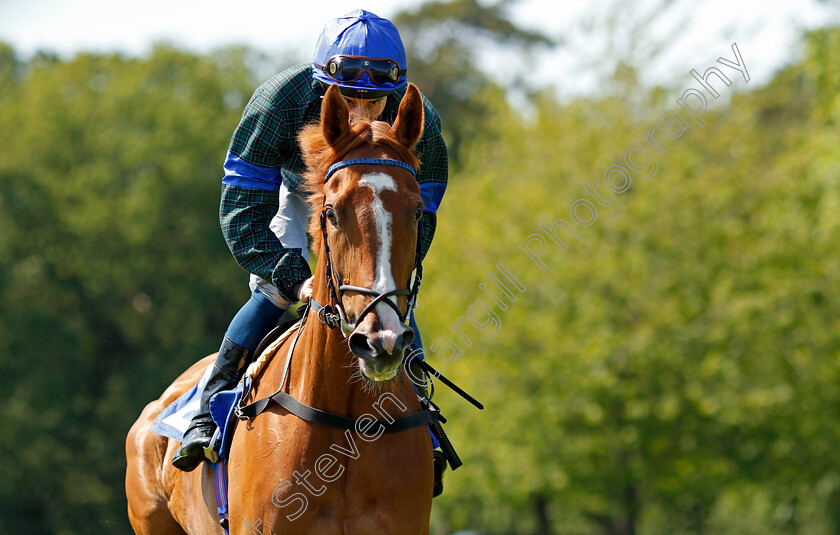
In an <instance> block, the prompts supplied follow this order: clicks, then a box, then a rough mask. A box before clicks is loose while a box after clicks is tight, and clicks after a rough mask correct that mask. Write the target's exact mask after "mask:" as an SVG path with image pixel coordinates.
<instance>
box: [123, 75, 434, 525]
mask: <svg viewBox="0 0 840 535" xmlns="http://www.w3.org/2000/svg"><path fill="white" fill-rule="evenodd" d="M422 129H423V102H422V97H421V96H420V93H419V91H417V88H416V87H414V86H413V85H411V84H409V86H408V89H407V90H406V94H405V97H404V98H403V100H402V102H401V103H400V107H399V112H398V116H397V119H396V121H395V122H394V125H393V127H392V126H391V125H389V124H387V123H384V122H380V121H367V120H358V121H353V122H350V120H349V115H348V109H347V106H346V104H345V103H344V100H343V99H342V97H341V95H340V93H339V91H338V87H336V86H333V87H331V88H330V89H329V90H328V91H327V93H326V95H325V97H324V101H323V104H322V109H321V122H320V125H317V124H315V125H309V126H307V127H305V128H304V129H303V130H302V131H301V134H300V138H299V140H300V144H301V148H302V151H303V154H304V160H305V161H306V164H307V173H306V177H305V178H306V183H307V185H308V188H309V191H310V192H311V193H312V195H311V197H310V203H311V206H312V212H313V214H314V215H313V218H312V222H311V224H310V234H311V235H312V236H313V237H314V243H313V249H314V251H315V252H316V253H317V256H318V268H317V270H316V275H315V279H314V290H313V301H314V302H317V303H324V304H331V305H332V309H333V310H335V311H338V312H340V315H341V317H342V322H341V323H342V327H344V328H345V330H342V329H332V328H330V327H329V326H328V325H326V324H325V323H324V322H322V321H318V319H319V315H318V314H317V313H316V312H315V308H314V307H310V308H309V309H307V310H308V313H307V318H305V319H306V322H305V323H304V324H303V326H302V327H301V328H300V334H299V337H298V339H297V343H296V346H295V347H294V351H293V353H291V355H293V357H292V358H291V360H290V366H289V368H288V370H287V372H286V373H287V375H284V367H285V363H286V355H287V353H288V349H289V343H290V342H289V341H287V342H284V343H283V344H282V345H281V346H280V347H278V348H277V349H275V350H274V353H275V354H274V356H273V357H272V358H270V360H268V361H267V364H266V365H265V367H264V369H263V370H262V372H261V373H259V375H258V376H257V377H256V378H255V380H254V384H253V387H252V389H251V391H250V392H249V393H248V394H247V400H245V401H253V400H255V399H258V398H264V397H266V396H270V395H272V394H273V393H275V392H277V391H279V390H281V387H282V389H283V390H284V391H285V392H288V394H290V395H291V396H293V397H294V398H296V399H297V400H299V401H300V402H302V403H304V404H307V405H310V406H311V407H315V408H317V409H320V410H322V411H327V412H330V413H334V414H338V415H342V416H345V417H349V418H356V419H358V418H360V417H362V420H363V416H364V415H376V414H377V412H376V411H379V412H378V414H382V413H383V412H386V413H388V415H389V416H391V417H399V416H404V415H408V414H412V413H417V412H421V406H420V403H419V401H418V398H417V395H416V394H415V391H414V388H413V385H412V384H411V382H410V381H409V379H408V377H407V376H406V373H405V371H403V370H402V368H403V367H402V366H401V364H402V362H403V357H404V355H403V354H404V350H405V348H406V347H408V346H409V344H410V342H411V340H412V338H413V334H414V333H413V331H412V330H411V329H410V328H409V327H407V326H406V325H405V314H406V312H407V309H408V298H409V297H408V295H407V294H409V292H408V291H405V290H406V288H405V286H403V284H405V282H404V281H409V280H410V279H411V275H412V271H413V270H414V267H415V248H416V244H417V221H418V219H419V216H420V214H421V209H422V201H421V199H420V189H419V185H418V184H417V181H416V180H415V178H414V172H413V171H414V169H413V168H416V167H417V165H418V160H417V158H416V157H415V156H414V155H413V154H412V153H411V148H412V147H413V146H414V145H415V144H416V143H417V141H418V140H419V138H420V136H421V134H422ZM349 159H354V160H355V159H375V160H373V161H372V163H371V160H364V161H362V162H359V161H353V162H348V160H349ZM337 162H341V163H339V164H338V165H334V164H336V163H337ZM331 166H332V167H333V168H332V169H330V168H331ZM328 170H329V174H330V176H329V180H328V181H326V183H325V177H326V176H327V174H328ZM328 263H331V264H332V265H331V266H328ZM328 270H329V271H330V276H328V275H327V274H326V273H327V271H328ZM342 281H344V282H342ZM395 281H396V282H395ZM345 284H346V285H345ZM415 291H416V288H415ZM383 294H386V295H383ZM376 296H379V297H378V298H377V297H376ZM385 300H389V301H390V304H389V303H386V302H385ZM374 301H375V303H374ZM372 303H373V304H372ZM371 304H372V305H371ZM369 305H371V306H369ZM327 310H329V309H327ZM348 325H349V327H348ZM350 329H352V333H351V334H350V335H349V337H347V338H345V336H347V333H346V331H348V330H350ZM351 350H352V351H351ZM214 357H215V356H214V355H211V356H208V357H206V358H205V359H202V360H201V361H199V362H197V363H196V364H194V365H193V366H192V367H190V368H189V369H188V370H187V371H186V372H184V373H183V374H182V375H181V376H180V377H179V378H178V379H177V380H176V381H175V382H174V383H173V384H172V385H171V386H170V387H169V388H168V389H167V390H166V391H165V392H164V393H163V395H162V396H161V398H160V399H158V400H157V401H153V402H152V403H150V404H149V405H148V406H146V408H145V410H144V411H143V413H142V414H141V416H140V418H139V419H138V420H137V422H135V424H134V425H133V427H132V428H131V430H130V431H129V434H128V438H127V441H126V456H127V461H128V467H127V472H126V494H127V497H128V514H129V519H130V521H131V525H132V527H133V528H134V531H135V532H136V533H138V534H143V535H169V534H182V533H185V532H186V533H190V534H202V535H203V534H211V533H217V534H221V533H223V530H222V528H221V527H220V525H219V520H218V516H217V513H216V501H215V496H214V490H213V471H212V470H211V469H210V468H209V467H208V466H207V463H203V465H202V467H201V469H200V470H194V471H192V472H188V473H185V472H181V471H179V470H177V469H176V468H174V467H172V465H171V464H170V460H171V459H172V455H173V453H174V451H175V449H176V448H177V447H178V442H177V441H174V440H171V439H167V438H165V437H162V436H159V435H156V434H154V433H151V432H150V431H148V429H149V427H150V425H151V424H152V422H153V421H154V420H155V418H156V417H157V415H158V414H159V413H160V411H161V410H162V409H163V408H164V407H166V406H167V405H168V404H169V403H171V402H172V401H174V400H175V399H177V398H178V397H179V396H180V395H181V394H182V393H184V392H185V391H186V390H188V389H189V388H191V387H192V386H193V385H194V384H195V383H196V382H197V381H198V379H199V377H200V376H201V374H202V373H203V372H204V370H205V368H206V367H207V366H209V365H211V364H212V362H213V359H214ZM286 377H287V380H285V381H284V380H283V379H284V378H286ZM281 382H283V383H284V384H282V385H281ZM383 400H384V401H383ZM362 420H357V422H358V421H362ZM235 425H236V428H235V430H234V434H233V439H232V447H231V453H230V458H229V459H228V479H229V492H228V495H229V498H230V503H229V507H230V512H229V514H230V522H229V529H230V533H232V534H245V533H261V534H264V535H269V534H274V535H292V534H319V535H331V534H336V535H338V534H344V535H348V534H373V533H376V534H387V533H393V534H400V535H405V534H428V533H429V515H430V513H431V506H432V485H433V481H432V479H433V469H432V445H431V439H430V436H429V431H428V430H427V429H426V426H425V425H423V426H419V427H413V428H411V429H408V430H405V431H400V432H394V433H387V434H381V435H377V434H375V433H373V432H371V431H370V428H371V427H372V425H371V421H370V420H368V425H367V426H366V429H367V431H366V430H364V429H363V430H362V431H361V432H360V431H358V425H357V430H356V431H355V432H351V431H349V430H347V431H344V430H341V429H337V428H333V427H328V426H324V425H319V424H315V423H310V422H308V421H305V420H303V419H301V418H298V417H297V416H294V415H293V414H290V413H289V412H287V411H286V410H285V409H283V408H281V407H280V406H278V405H276V404H273V405H270V406H268V408H267V409H266V410H265V412H263V413H262V414H260V415H259V416H257V417H255V418H252V419H249V420H248V421H247V422H236V423H235ZM373 427H375V426H373ZM374 430H375V429H374Z"/></svg>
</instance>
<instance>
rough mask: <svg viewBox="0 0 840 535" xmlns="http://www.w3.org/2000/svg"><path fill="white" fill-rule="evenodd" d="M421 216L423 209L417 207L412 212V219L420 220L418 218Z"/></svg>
mask: <svg viewBox="0 0 840 535" xmlns="http://www.w3.org/2000/svg"><path fill="white" fill-rule="evenodd" d="M421 217H423V209H422V208H417V211H415V212H414V220H415V221H420V218H421Z"/></svg>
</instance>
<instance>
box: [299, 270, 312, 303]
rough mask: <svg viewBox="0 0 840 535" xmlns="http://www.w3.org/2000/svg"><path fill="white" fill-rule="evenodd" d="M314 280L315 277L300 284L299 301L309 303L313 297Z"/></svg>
mask: <svg viewBox="0 0 840 535" xmlns="http://www.w3.org/2000/svg"><path fill="white" fill-rule="evenodd" d="M314 279H315V277H314V276H312V277H309V278H308V279H306V280H305V281H303V282H302V283H300V286H298V290H297V298H298V300H299V301H304V302H305V301H309V298H310V297H312V281H313V280H314Z"/></svg>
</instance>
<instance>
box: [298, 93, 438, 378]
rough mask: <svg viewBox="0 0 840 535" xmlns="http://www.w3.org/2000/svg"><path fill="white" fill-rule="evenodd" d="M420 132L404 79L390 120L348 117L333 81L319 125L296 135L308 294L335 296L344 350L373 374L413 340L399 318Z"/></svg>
mask: <svg viewBox="0 0 840 535" xmlns="http://www.w3.org/2000/svg"><path fill="white" fill-rule="evenodd" d="M422 132H423V101H422V97H421V96H420V92H419V91H418V90H417V88H416V87H414V86H413V85H411V84H409V86H408V88H407V90H406V93H405V96H404V97H403V100H402V102H401V103H400V107H399V112H398V114H397V119H396V121H394V125H393V126H391V125H389V124H388V123H385V122H381V121H368V120H357V121H353V122H352V123H351V122H350V117H349V113H348V109H347V105H346V104H345V102H344V100H343V98H342V97H341V94H340V92H339V90H338V87H337V86H335V85H333V86H332V87H330V88H329V90H328V91H327V93H326V95H325V96H324V100H323V103H322V107H321V123H320V125H310V126H307V127H306V128H304V129H303V130H302V131H301V134H300V145H301V148H302V151H303V156H304V160H305V162H306V165H307V174H306V180H307V185H308V188H309V190H310V192H311V193H312V195H311V197H310V203H311V206H312V212H313V218H312V222H311V225H310V234H311V235H312V236H313V237H314V240H315V243H314V248H315V251H317V252H318V262H319V263H318V266H319V267H318V271H317V274H316V280H315V295H314V297H315V298H316V299H318V300H319V301H320V302H321V303H330V302H332V303H333V304H334V305H336V307H337V308H338V312H339V314H340V315H341V317H342V320H343V321H342V323H343V325H342V327H343V328H344V329H345V330H346V331H349V335H347V341H348V344H349V346H350V350H351V351H352V353H353V354H354V355H356V356H357V357H358V358H359V363H360V367H361V371H362V374H363V375H364V376H365V377H366V378H367V379H369V380H372V381H386V380H389V379H392V378H394V377H395V376H396V375H397V374H398V373H399V369H400V364H401V363H402V360H403V355H404V352H405V349H406V348H407V347H408V346H409V345H410V344H411V342H412V341H413V339H414V331H413V330H412V329H411V328H410V327H408V326H407V325H406V323H405V321H406V314H407V313H408V299H409V296H410V294H411V292H410V283H411V274H412V271H413V270H414V267H415V252H416V246H417V226H418V221H419V219H420V216H421V215H422V208H423V203H422V201H421V199H420V188H419V186H418V184H417V180H416V179H415V178H414V169H416V168H417V166H418V160H417V158H416V157H415V156H414V155H413V154H412V152H411V148H412V147H413V146H414V145H415V144H416V143H417V141H418V140H419V139H420V136H421V134H422ZM359 160H362V161H359ZM327 272H329V273H327Z"/></svg>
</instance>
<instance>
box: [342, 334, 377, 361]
mask: <svg viewBox="0 0 840 535" xmlns="http://www.w3.org/2000/svg"><path fill="white" fill-rule="evenodd" d="M347 343H348V344H349V345H350V351H352V352H353V354H354V355H356V356H357V357H359V358H363V359H365V360H373V359H375V358H376V356H377V355H378V354H379V352H380V351H381V348H376V347H374V344H371V341H370V338H368V335H367V334H363V333H353V334H351V335H350V336H349V337H348V339H347Z"/></svg>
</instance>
